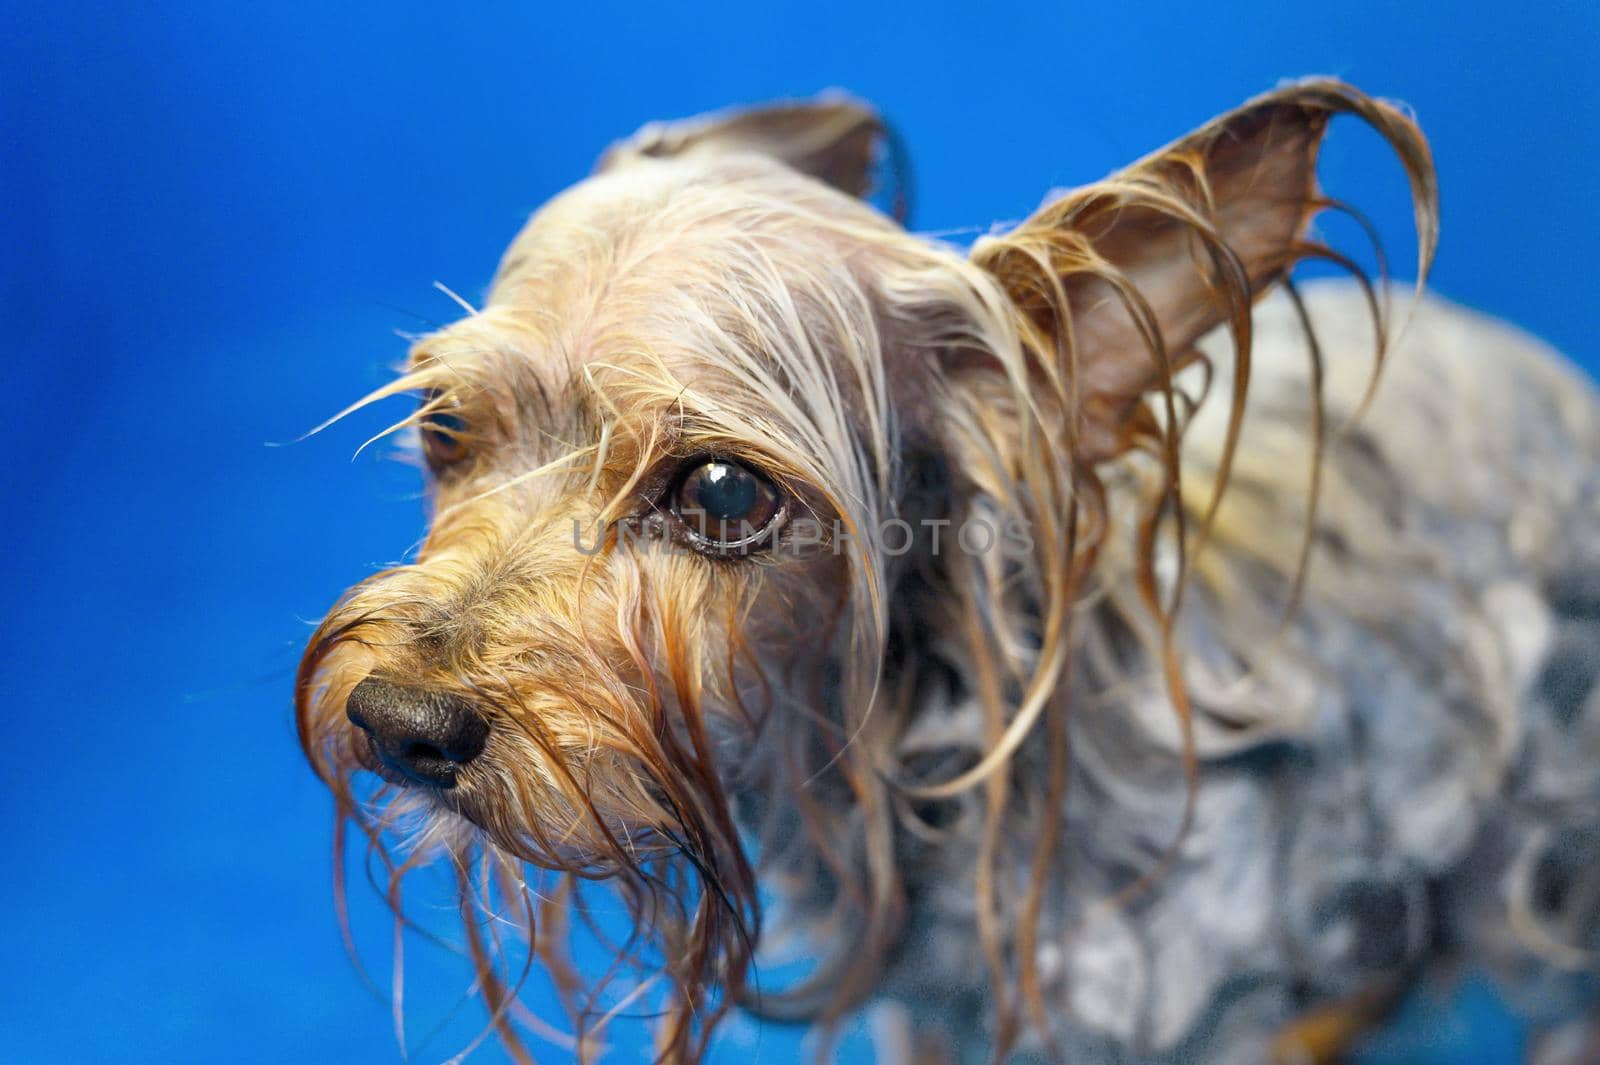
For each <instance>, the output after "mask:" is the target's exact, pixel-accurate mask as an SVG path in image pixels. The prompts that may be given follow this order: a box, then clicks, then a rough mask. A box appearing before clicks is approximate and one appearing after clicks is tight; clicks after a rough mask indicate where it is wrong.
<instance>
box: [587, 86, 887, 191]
mask: <svg viewBox="0 0 1600 1065" xmlns="http://www.w3.org/2000/svg"><path fill="white" fill-rule="evenodd" d="M886 132H887V131H886V128H885V126H884V123H883V121H882V119H880V118H879V117H878V113H877V112H876V111H875V110H873V109H872V107H871V106H869V105H868V104H866V103H863V102H862V101H860V100H856V99H853V98H852V97H849V96H846V95H844V94H843V93H838V92H830V93H824V94H822V95H821V96H818V97H816V98H815V99H812V100H798V101H784V102H780V103H773V104H767V105H765V106H762V107H754V108H750V109H748V110H734V111H719V112H716V113H714V114H709V115H700V116H698V117H695V118H686V119H682V120H679V121H676V122H652V123H650V124H649V125H647V126H645V127H644V128H642V129H641V130H639V132H637V133H635V134H634V135H633V136H631V137H629V138H628V139H627V140H622V141H618V142H617V143H616V144H613V145H612V146H611V147H610V148H608V149H606V151H605V154H603V155H601V156H600V161H599V162H598V163H596V164H595V173H601V172H603V171H607V170H613V169H617V168H619V167H623V166H626V165H628V164H629V163H632V162H636V161H637V160H639V159H642V158H651V159H660V158H670V157H686V156H703V155H717V154H731V153H755V154H758V155H765V156H769V157H771V158H773V159H777V160H779V161H780V162H783V163H786V164H788V165H789V166H791V167H793V168H794V169H796V170H798V171H800V172H801V173H802V174H809V175H811V176H812V177H814V178H817V179H818V180H820V181H825V182H827V183H828V184H829V185H832V186H833V187H834V188H836V189H838V190H839V191H841V192H845V193H848V194H849V195H851V196H866V195H867V193H869V192H870V191H872V183H873V169H874V165H875V164H876V162H877V153H878V148H879V144H880V142H883V141H885V140H886Z"/></svg>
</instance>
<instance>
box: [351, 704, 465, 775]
mask: <svg viewBox="0 0 1600 1065" xmlns="http://www.w3.org/2000/svg"><path fill="white" fill-rule="evenodd" d="M344 712H345V716H346V717H348V718H349V719H350V723H351V724H353V725H355V726H356V727H357V728H359V729H360V730H361V731H362V732H363V733H365V734H366V739H367V743H368V745H369V747H370V750H371V753H372V755H373V756H374V759H375V760H376V762H378V763H379V765H375V766H373V768H374V769H378V770H379V772H380V773H381V774H382V775H383V776H385V777H388V778H389V779H391V780H395V782H396V783H404V782H408V781H409V782H411V783H414V784H426V785H428V786H430V787H435V788H453V787H455V785H456V773H457V771H458V770H459V769H460V768H461V767H462V766H464V765H466V764H467V763H469V762H471V761H472V760H473V759H474V758H476V757H478V755H480V754H482V753H483V747H484V744H485V742H487V740H488V738H489V725H488V723H487V722H485V721H484V719H483V718H482V717H480V716H479V715H478V713H477V711H476V710H474V709H473V708H472V707H471V706H470V705H468V704H467V703H466V702H464V701H463V700H461V699H458V698H456V697H455V696H453V695H447V694H445V693H443V692H434V691H424V690H422V689H419V688H407V687H404V686H402V685H398V684H391V683H389V682H388V681H384V680H379V679H378V678H377V677H368V678H367V679H366V680H364V681H362V682H361V683H360V684H357V685H356V686H355V690H354V691H352V692H351V693H350V698H349V699H348V700H347V701H346V702H345V706H344ZM379 766H381V767H382V768H381V769H380V768H379ZM383 770H387V771H388V772H383ZM391 774H392V776H391Z"/></svg>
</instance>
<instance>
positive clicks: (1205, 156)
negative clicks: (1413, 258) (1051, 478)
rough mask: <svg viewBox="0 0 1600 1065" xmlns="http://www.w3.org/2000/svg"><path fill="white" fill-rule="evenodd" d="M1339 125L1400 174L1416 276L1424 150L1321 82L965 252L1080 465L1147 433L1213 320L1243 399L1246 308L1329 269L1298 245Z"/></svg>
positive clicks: (1337, 87) (1248, 108)
mask: <svg viewBox="0 0 1600 1065" xmlns="http://www.w3.org/2000/svg"><path fill="white" fill-rule="evenodd" d="M1341 112H1348V113H1353V114H1356V115H1359V116H1360V117H1361V118H1363V119H1365V120H1366V121H1367V122H1368V123H1369V124H1370V125H1372V126H1373V127H1374V128H1375V129H1376V130H1377V131H1378V132H1379V133H1380V134H1382V135H1383V136H1384V138H1385V139H1386V140H1387V141H1388V142H1389V144H1390V145H1391V146H1392V147H1393V148H1394V150H1395V151H1396V153H1397V154H1398V155H1399V157H1400V159H1401V161H1402V163H1403V164H1404V166H1405V169H1406V173H1407V175H1408V177H1409V179H1410V182H1411V188H1412V195H1413V199H1414V201H1415V209H1416V219H1417V234H1418V238H1419V244H1420V248H1419V263H1418V267H1419V273H1420V274H1426V272H1427V269H1428V266H1429V263H1430V262H1431V259H1432V255H1433V247H1434V242H1435V232H1436V224H1437V212H1438V192H1437V187H1436V185H1435V183H1434V174H1433V164H1432V160H1431V158H1430V156H1429V153H1428V147H1427V142H1426V141H1425V140H1424V139H1423V137H1422V133H1421V131H1420V130H1418V129H1417V127H1416V125H1415V124H1414V123H1413V122H1412V121H1411V119H1410V118H1408V117H1407V116H1406V115H1405V114H1403V113H1402V112H1400V111H1399V110H1397V109H1396V108H1394V107H1393V106H1391V105H1389V104H1386V103H1383V102H1380V101H1377V100H1373V99H1371V98H1369V97H1367V96H1365V95H1363V94H1362V93H1360V92H1359V91H1357V90H1356V89H1354V88H1352V87H1350V86H1348V85H1345V84H1343V83H1341V82H1338V81H1333V80H1329V79H1314V80H1309V81H1303V82H1298V83H1294V84H1290V85H1286V86H1285V87H1283V88H1280V89H1278V90H1277V91H1275V92H1271V93H1268V94H1266V95H1265V96H1261V97H1259V98H1257V99H1255V100H1253V101H1251V102H1250V103H1248V104H1246V105H1245V106H1243V107H1241V108H1239V109H1238V110H1236V111H1233V112H1231V113H1229V114H1226V115H1223V116H1222V117H1220V118H1218V119H1215V120H1214V121H1212V122H1210V123H1209V124H1207V125H1206V126H1204V127H1202V128H1201V129H1199V130H1197V131H1196V132H1194V133H1191V134H1190V135H1188V136H1187V137H1184V138H1183V139H1181V140H1179V141H1177V142H1176V143H1174V144H1172V145H1170V146H1168V147H1167V148H1164V149H1162V150H1161V151H1159V152H1156V153H1155V154H1153V155H1151V156H1148V157H1147V158H1145V159H1143V160H1142V161H1140V162H1138V163H1135V164H1134V165H1133V166H1131V167H1129V168H1128V169H1126V170H1124V171H1122V172H1120V173H1118V174H1115V175H1113V176H1111V177H1110V178H1107V179H1106V180H1105V181H1101V182H1099V183H1097V184H1094V185H1090V186H1087V187H1086V188H1082V189H1079V190H1076V191H1074V192H1071V193H1069V194H1067V195H1066V196H1065V197H1063V198H1061V199H1059V200H1056V201H1055V202H1053V203H1050V204H1048V205H1047V206H1045V207H1044V208H1042V209H1040V210H1039V212H1038V213H1036V214H1035V215H1034V216H1033V217H1032V218H1029V219H1028V220H1027V221H1026V222H1024V223H1022V225H1021V226H1019V227H1018V228H1017V229H1016V230H1014V231H1013V232H1011V233H1009V234H1007V235H1005V236H1002V237H997V238H989V239H986V240H983V241H980V242H978V244H976V245H975V246H974V248H973V253H972V257H973V261H974V263H975V264H976V265H978V266H980V267H982V268H984V269H985V270H987V271H989V272H990V273H991V274H992V275H993V276H994V277H995V278H996V279H998V280H999V282H1000V284H1001V286H1002V287H1003V288H1004V289H1005V291H1006V293H1007V294H1008V295H1009V296H1010V298H1011V300H1012V302H1013V303H1014V304H1015V306H1016V309H1017V310H1018V311H1019V312H1020V313H1019V315H1018V319H1017V320H1018V324H1019V326H1020V327H1021V329H1022V332H1023V340H1024V342H1025V343H1027V344H1028V345H1029V347H1030V348H1032V349H1033V351H1034V354H1035V355H1036V356H1037V357H1039V358H1041V359H1042V360H1043V363H1044V366H1045V367H1046V370H1045V372H1046V373H1048V374H1050V375H1051V376H1055V375H1061V380H1060V381H1059V382H1058V383H1059V385H1060V387H1061V388H1062V389H1063V390H1064V391H1065V392H1066V393H1067V395H1068V400H1069V401H1068V409H1069V411H1071V412H1074V413H1075V417H1070V418H1069V419H1068V422H1067V425H1066V431H1067V433H1068V435H1069V438H1070V439H1069V442H1070V444H1071V445H1072V447H1073V449H1074V453H1075V454H1076V455H1077V456H1078V457H1079V458H1080V459H1082V460H1084V461H1086V462H1097V461H1101V460H1104V459H1107V458H1111V457H1114V456H1116V455H1118V454H1120V453H1122V452H1123V451H1125V450H1126V449H1127V448H1128V447H1129V446H1130V445H1131V443H1132V441H1133V440H1134V439H1135V438H1136V437H1137V436H1139V435H1140V433H1141V432H1142V431H1145V430H1149V429H1151V427H1152V426H1151V423H1150V416H1149V411H1148V409H1147V408H1146V407H1145V406H1144V405H1143V404H1142V403H1141V402H1140V400H1141V398H1142V397H1143V396H1144V395H1145V394H1146V393H1148V392H1151V391H1152V390H1155V389H1159V388H1162V387H1165V386H1166V384H1167V382H1168V381H1169V380H1170V374H1171V372H1172V371H1174V370H1176V369H1178V368H1180V367H1181V366H1182V365H1183V364H1184V363H1185V362H1186V361H1187V360H1190V359H1192V358H1193V357H1194V356H1193V347H1192V346H1193V344H1194V342H1195V341H1196V340H1198V339H1199V338H1200V337H1201V336H1202V335H1203V334H1205V333H1206V332H1208V331H1209V330H1211V329H1212V328H1213V327H1215V326H1217V325H1219V324H1221V323H1223V322H1228V323H1230V324H1231V326H1232V328H1233V330H1234V334H1235V340H1236V347H1237V351H1238V353H1239V357H1240V366H1239V367H1238V375H1237V376H1238V384H1239V387H1240V388H1241V389H1242V387H1243V382H1244V381H1245V380H1246V379H1247V375H1248V369H1249V367H1248V353H1249V330H1250V306H1251V304H1252V303H1253V302H1254V301H1255V300H1256V299H1257V298H1259V297H1260V296H1261V295H1262V294H1263V293H1264V292H1266V291H1267V290H1268V289H1270V288H1271V286H1272V285H1274V284H1275V283H1277V282H1278V281H1280V280H1282V279H1283V278H1284V277H1286V276H1287V274H1288V272H1289V270H1290V268H1291V267H1292V266H1293V265H1294V264H1295V263H1296V262H1297V261H1299V260H1300V259H1302V258H1307V257H1333V258H1335V259H1338V258H1339V257H1338V256H1333V255H1332V254H1331V253H1329V252H1328V251H1327V249H1325V248H1322V247H1321V246H1320V245H1315V244H1309V243H1307V242H1306V240H1305V233H1306V229H1307V226H1308V224H1309V222H1310V220H1311V217H1312V215H1313V214H1315V213H1316V212H1317V210H1318V209H1320V208H1321V207H1323V206H1326V205H1327V203H1328V201H1325V200H1323V199H1322V198H1321V196H1320V195H1319V193H1318V190H1317V183H1316V162H1317V150H1318V147H1319V145H1320V144H1321V141H1322V136H1323V133H1324V132H1325V131H1326V129H1327V125H1328V120H1329V118H1330V117H1332V116H1333V115H1335V114H1338V113H1341ZM1419 284H1420V280H1419Z"/></svg>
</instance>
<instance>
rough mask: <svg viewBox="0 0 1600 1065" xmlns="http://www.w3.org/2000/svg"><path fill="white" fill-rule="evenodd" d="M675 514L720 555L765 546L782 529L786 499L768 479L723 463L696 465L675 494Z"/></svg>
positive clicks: (696, 538)
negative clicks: (720, 552) (779, 528)
mask: <svg viewBox="0 0 1600 1065" xmlns="http://www.w3.org/2000/svg"><path fill="white" fill-rule="evenodd" d="M672 512H673V513H674V514H676V515H677V516H678V520H680V521H682V522H683V524H684V527H685V528H686V529H687V530H688V532H689V536H690V538H691V539H692V540H694V541H696V542H697V543H699V544H701V545H703V546H705V547H709V548H712V549H714V550H717V551H750V550H753V549H755V548H758V547H762V546H765V545H766V544H767V542H768V541H769V540H771V538H772V535H773V534H774V533H775V532H777V530H778V526H779V525H781V524H782V519H783V515H784V506H783V497H782V496H781V495H779V493H778V489H777V487H776V486H774V485H773V483H772V482H771V481H769V480H767V478H766V477H765V476H763V475H762V474H760V473H757V472H756V471H755V470H752V469H750V468H749V467H748V466H741V465H739V464H738V463H736V462H724V461H722V460H721V459H709V460H701V461H697V462H696V463H694V464H692V465H691V466H690V467H689V471H688V472H687V473H686V474H685V475H684V477H683V479H682V480H681V481H679V482H678V487H677V489H676V490H675V491H674V492H673V493H672Z"/></svg>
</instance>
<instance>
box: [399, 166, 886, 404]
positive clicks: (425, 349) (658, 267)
mask: <svg viewBox="0 0 1600 1065" xmlns="http://www.w3.org/2000/svg"><path fill="white" fill-rule="evenodd" d="M897 232H898V233H901V234H902V235H903V231H900V230H898V227H896V226H895V225H894V224H893V223H892V222H890V221H888V220H887V219H885V218H883V217H882V216H880V215H878V214H876V213H875V212H873V211H871V210H869V209H867V208H865V207H864V206H863V205H861V204H860V203H859V202H858V201H856V200H854V199H852V198H850V197H848V196H845V195H843V194H842V193H839V192H837V191H835V190H834V189H832V188H829V187H827V186H825V185H823V184H822V183H821V182H818V181H815V180H813V179H811V178H808V177H806V176H804V175H801V174H799V173H797V172H795V171H793V170H791V169H789V168H788V167H786V166H783V165H782V164H780V163H776V162H774V161H772V160H769V159H766V158H765V157H761V156H756V155H736V156H730V157H727V158H719V159H715V160H662V161H656V160H648V161H645V162H643V163H641V164H640V165H637V166H631V167H628V168H626V169H624V170H621V171H619V172H616V173H606V174H600V175H596V176H594V177H591V178H589V179H587V180H585V181H583V182H580V183H579V184H577V185H575V186H573V187H572V188H570V189H568V190H567V191H566V192H563V193H562V194H560V195H559V196H557V197H556V198H555V199H553V200H551V201H550V202H549V203H548V204H546V205H545V206H544V207H543V208H541V209H540V210H539V211H538V212H537V213H536V214H535V215H534V216H533V217H532V218H531V219H530V220H529V222H528V223H527V225H526V226H525V227H524V228H523V230H522V231H521V232H520V233H519V234H518V235H517V237H516V239H515V240H514V241H513V242H512V244H511V246H510V247H509V248H508V250H507V251H506V254H505V256H504V257H503V259H502V261H501V263H500V267H499V270H498V272H497V274H496V277H495V281H494V284H493V286H492V288H491V292H490V297H489V300H488V302H487V304H486V305H485V306H484V308H483V310H482V311H480V312H479V313H476V314H474V315H472V316H470V317H468V318H465V319H462V320H461V321H459V322H456V323H454V324H453V325H451V326H448V327H447V328H445V329H443V330H441V331H440V332H438V333H436V334H434V335H432V336H430V337H428V338H426V339H425V340H424V341H423V342H421V343H420V344H418V345H417V347H416V348H415V349H414V351H413V355H412V362H413V365H417V364H419V363H420V362H423V361H427V360H437V359H445V360H449V359H450V358H452V354H453V353H471V352H483V351H487V350H498V351H502V352H506V353H519V354H520V355H521V356H522V357H524V358H525V359H526V362H527V370H528V372H530V373H532V374H534V375H535V376H536V378H537V385H536V387H537V388H538V389H539V390H541V391H542V392H544V393H546V394H548V395H551V396H560V395H565V394H569V393H571V392H572V391H573V389H572V387H571V386H572V384H573V382H574V380H575V379H576V378H578V377H584V376H589V375H592V374H594V373H601V374H604V373H607V372H610V371H612V370H613V369H614V367H615V364H616V363H619V362H622V363H632V364H634V365H637V363H638V362H639V360H640V356H641V355H646V356H649V357H651V358H657V357H659V358H664V359H668V360H669V361H671V359H672V355H673V353H674V352H678V353H682V352H683V351H684V348H685V345H686V344H689V343H690V341H689V340H688V335H689V334H690V333H692V331H693V330H692V326H693V324H694V322H693V321H692V320H693V319H696V318H699V319H701V320H702V321H710V320H713V319H717V318H718V317H725V316H727V315H728V314H729V313H730V312H738V311H740V310H741V309H742V308H744V307H745V306H746V305H747V304H748V303H749V302H750V301H752V300H756V301H763V300H770V299H771V298H772V297H773V296H774V295H776V294H778V293H780V292H782V293H784V294H791V293H792V291H793V290H796V289H799V288H803V287H805V286H807V285H809V286H812V287H816V286H817V285H818V284H819V283H820V277H821V275H822V274H823V271H822V270H820V269H819V266H818V263H819V260H820V261H829V262H839V261H842V260H843V258H844V257H845V256H846V255H847V254H848V250H849V248H848V245H849V242H850V241H851V240H852V239H855V238H853V237H852V234H859V239H860V240H861V241H862V242H863V243H864V242H866V241H868V240H872V239H883V238H885V237H892V236H893V234H895V233H897ZM695 362H696V360H694V359H680V360H678V361H677V362H676V363H675V364H674V369H681V370H683V371H685V372H692V371H693V370H695V369H696V368H697V367H696V366H695ZM708 365H710V364H706V363H702V364H701V365H700V366H699V368H700V369H705V368H707V366H708Z"/></svg>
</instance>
